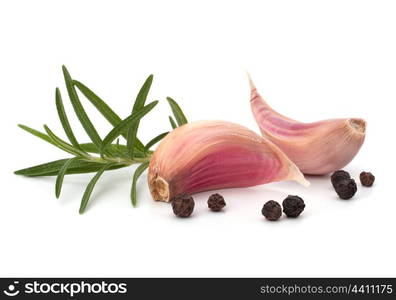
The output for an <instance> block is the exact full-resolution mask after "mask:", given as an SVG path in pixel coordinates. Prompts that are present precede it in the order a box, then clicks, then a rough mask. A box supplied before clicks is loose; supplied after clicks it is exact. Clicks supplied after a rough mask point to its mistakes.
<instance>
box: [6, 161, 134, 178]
mask: <svg viewBox="0 0 396 300" xmlns="http://www.w3.org/2000/svg"><path fill="white" fill-rule="evenodd" d="M69 159H70V158H65V159H59V160H55V161H51V162H47V163H44V164H40V165H37V166H33V167H29V168H25V169H21V170H18V171H15V172H14V173H15V174H16V175H22V176H28V177H38V176H56V175H58V173H59V171H60V169H61V168H62V166H63V165H64V164H65V163H66V161H68V160H69ZM126 166H127V165H122V164H119V165H114V166H112V167H111V168H109V170H115V169H120V168H123V167H126ZM101 167H103V163H98V162H91V161H85V160H78V161H73V162H72V163H71V164H70V166H69V168H68V169H67V171H66V173H65V174H67V175H69V174H83V173H91V172H97V171H98V170H99V169H100V168H101Z"/></svg>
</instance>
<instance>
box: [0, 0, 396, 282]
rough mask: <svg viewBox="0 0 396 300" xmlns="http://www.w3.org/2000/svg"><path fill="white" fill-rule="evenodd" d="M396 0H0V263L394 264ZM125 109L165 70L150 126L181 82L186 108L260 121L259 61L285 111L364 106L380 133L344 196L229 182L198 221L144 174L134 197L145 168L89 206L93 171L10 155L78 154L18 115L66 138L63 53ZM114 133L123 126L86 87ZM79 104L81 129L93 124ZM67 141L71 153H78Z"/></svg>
mask: <svg viewBox="0 0 396 300" xmlns="http://www.w3.org/2000/svg"><path fill="white" fill-rule="evenodd" d="M395 15H396V4H395V2H394V1H246V0H245V1H208V2H206V1H196V2H195V3H193V2H192V1H97V0H96V1H39V0H37V1H17V0H14V1H2V2H1V4H0V28H1V29H0V39H1V40H0V82H1V84H0V101H1V104H2V105H1V110H0V114H1V118H0V128H1V140H2V142H1V150H0V151H1V172H0V182H1V183H0V185H1V197H0V237H1V241H0V275H1V276H396V259H395V251H396V247H395V225H396V222H395V218H396V217H395V214H396V198H395V190H394V188H395V176H394V174H395V170H394V168H395V166H396V164H395V150H394V146H395V134H394V129H395V125H394V114H395V105H394V103H395V98H396V85H395V83H396V41H395V36H396V35H395V34H396V18H395ZM62 64H65V65H66V66H67V67H68V68H69V71H70V72H71V74H72V76H73V77H74V78H75V79H79V80H81V81H82V82H84V83H86V84H87V85H88V86H89V87H91V88H92V89H93V90H94V91H95V92H97V93H98V94H99V95H100V96H101V97H102V98H103V99H105V100H106V101H107V102H108V103H110V105H111V106H112V107H113V108H114V109H115V110H116V111H117V112H118V113H119V114H120V115H121V116H122V117H126V116H127V115H128V114H129V112H130V110H131V106H132V101H133V99H134V98H135V95H136V93H137V91H138V90H139V88H140V86H141V84H142V83H143V81H144V80H145V78H146V77H147V76H148V75H149V74H151V73H153V74H154V75H155V77H154V83H153V87H152V90H151V92H150V95H149V98H150V100H154V99H159V100H160V101H161V102H160V104H159V105H158V106H157V107H156V108H155V110H154V111H153V112H152V113H150V114H149V115H148V116H147V117H146V118H145V119H144V121H143V122H142V126H141V130H140V132H139V134H140V136H141V138H142V140H144V141H148V140H149V139H150V138H152V137H153V136H154V135H156V134H158V133H160V132H163V131H164V130H169V124H168V121H167V117H168V115H169V114H170V109H169V107H168V105H167V103H166V101H165V97H166V96H172V97H173V98H174V99H176V100H177V101H178V102H179V103H180V104H181V106H182V107H183V108H184V111H185V113H186V114H187V116H188V118H189V120H200V119H224V120H228V121H233V122H238V123H241V124H243V125H245V126H248V127H250V128H251V129H253V130H255V131H257V132H258V128H257V125H256V124H255V122H254V119H253V117H252V115H251V112H250V107H249V89H248V84H247V80H246V77H245V70H248V71H249V72H250V73H251V74H252V76H253V79H254V80H255V82H256V85H257V87H258V89H259V91H260V93H261V94H262V95H263V96H264V97H265V98H266V99H267V100H268V102H269V103H270V104H272V105H273V107H275V109H277V110H278V111H280V112H281V113H283V114H284V115H287V116H289V117H291V118H294V119H298V120H301V121H307V122H308V121H315V120H320V119H325V118H331V117H362V118H365V119H366V120H367V121H368V129H367V139H366V142H365V144H364V146H363V148H362V150H361V151H360V153H359V154H358V156H357V157H356V158H355V159H354V161H353V162H352V163H351V164H350V165H349V166H347V167H346V170H348V171H350V172H351V173H352V175H353V176H354V177H357V176H358V174H359V173H360V171H363V170H367V171H372V172H373V173H374V174H375V175H376V177H377V181H376V183H375V186H374V187H373V188H372V189H368V188H362V187H361V186H360V184H358V188H359V190H358V193H357V194H356V196H355V197H354V198H353V199H352V200H350V201H342V200H339V199H338V198H337V196H336V194H335V193H334V191H333V190H332V188H331V185H330V182H329V177H327V176H324V177H310V178H308V179H309V180H310V181H311V183H312V185H311V187H309V188H304V187H301V186H299V185H298V184H296V183H275V184H268V185H264V186H258V187H253V188H246V189H233V190H223V191H220V192H221V193H222V194H223V195H224V197H225V199H226V201H227V208H226V210H225V211H224V212H222V213H218V214H216V213H211V212H210V211H208V210H207V207H206V199H207V197H208V195H210V193H209V192H208V193H201V194H198V195H196V196H195V200H196V210H195V211H194V215H193V217H191V218H190V219H178V218H176V217H174V216H173V215H172V212H171V207H170V206H169V205H168V204H164V203H156V202H154V201H152V200H151V198H150V195H149V193H148V188H147V185H146V182H145V177H142V179H141V180H140V182H139V207H138V208H136V209H133V208H132V207H131V205H130V200H129V191H130V184H131V175H132V174H133V169H132V168H128V169H123V170H119V171H114V172H109V173H106V174H105V175H104V176H103V177H102V178H101V179H100V181H99V182H98V185H97V186H96V189H95V190H94V193H93V196H92V198H91V202H90V204H89V207H88V210H87V212H86V214H84V215H82V216H80V215H79V214H78V207H79V202H80V199H81V196H82V194H83V191H84V188H85V185H86V184H87V182H88V181H89V179H90V178H91V177H92V176H93V175H92V174H89V175H77V176H69V177H66V179H65V183H64V187H63V191H62V192H63V193H62V196H61V198H60V199H55V196H54V183H55V178H53V177H51V178H35V179H31V178H24V177H18V176H16V175H14V174H13V171H15V170H17V169H20V168H24V167H27V166H31V165H35V164H38V163H42V162H46V161H50V160H54V159H58V158H63V157H65V154H64V153H62V152H61V151H60V150H57V149H55V148H53V147H52V146H51V145H47V144H45V143H44V142H42V141H40V140H38V139H37V138H35V137H33V136H30V135H29V134H27V133H25V132H23V131H22V130H20V129H19V128H17V126H16V124H18V123H23V124H26V125H29V126H31V127H33V128H37V129H41V128H42V125H43V124H44V123H46V124H48V125H49V126H50V127H51V128H52V129H53V130H54V131H55V132H56V133H58V134H59V135H61V136H64V134H63V131H62V128H61V126H60V124H59V121H58V120H57V114H56V109H55V103H54V89H55V87H56V86H59V87H60V88H61V90H62V92H63V95H64V100H65V99H67V97H66V92H65V87H64V84H63V79H62V72H61V65H62ZM84 104H85V107H86V109H87V110H88V112H89V114H90V116H91V119H92V120H93V122H94V123H95V125H96V126H97V127H98V128H99V131H100V132H101V134H102V137H103V136H104V134H105V133H107V132H108V130H110V126H109V125H108V124H107V123H106V121H104V120H103V119H102V117H101V116H100V115H99V114H98V113H97V112H96V111H95V110H94V109H93V108H92V107H91V106H90V105H89V104H88V103H87V101H85V100H84ZM67 110H68V112H69V116H70V118H71V119H72V124H73V125H74V126H73V128H74V130H75V131H76V132H77V133H78V137H79V140H80V141H88V137H87V136H86V135H85V133H84V132H83V130H82V129H81V127H80V126H79V124H78V121H77V120H76V118H75V117H74V115H73V112H72V109H71V106H70V103H67ZM66 157H67V155H66ZM288 194H297V195H300V196H301V197H303V198H304V200H305V202H306V210H305V211H304V213H303V214H302V215H301V217H300V218H298V219H296V220H290V219H286V218H283V219H282V220H280V221H279V222H272V223H271V222H268V221H265V220H264V218H263V217H262V216H261V213H260V211H261V207H262V205H263V204H264V203H265V202H266V201H267V200H269V199H274V200H277V201H279V202H281V201H282V200H283V199H284V198H285V196H287V195H288Z"/></svg>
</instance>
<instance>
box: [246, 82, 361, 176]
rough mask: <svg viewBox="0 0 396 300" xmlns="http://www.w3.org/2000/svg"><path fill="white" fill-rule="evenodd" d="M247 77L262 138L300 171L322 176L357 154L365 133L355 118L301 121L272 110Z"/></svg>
mask: <svg viewBox="0 0 396 300" xmlns="http://www.w3.org/2000/svg"><path fill="white" fill-rule="evenodd" d="M249 80H250V88H251V99H250V104H251V108H252V111H253V115H254V117H255V119H256V122H257V123H258V125H259V127H260V130H261V133H262V135H263V136H264V137H266V138H268V139H269V140H271V141H272V142H273V143H274V144H276V145H277V146H278V147H279V148H280V149H281V150H282V151H284V152H285V153H286V155H287V156H288V157H289V158H290V159H291V160H292V161H293V162H294V163H295V164H296V165H297V166H298V167H299V169H300V170H301V171H302V172H303V173H304V174H311V175H323V174H327V173H331V172H334V171H336V170H339V169H342V168H343V167H345V166H346V165H347V164H348V163H349V162H350V161H351V160H352V159H353V158H354V157H355V155H356V154H357V153H358V151H359V149H360V147H361V146H362V144H363V142H364V138H365V133H366V121H364V120H363V119H359V118H351V119H329V120H323V121H319V122H314V123H301V122H298V121H295V120H292V119H290V118H287V117H285V116H282V115H281V114H279V113H277V112H276V111H275V110H273V109H272V108H271V107H270V106H269V105H268V104H267V103H266V102H265V101H264V99H263V98H262V97H261V96H260V94H259V93H258V92H257V89H256V87H255V86H254V84H253V82H252V80H251V79H250V78H249Z"/></svg>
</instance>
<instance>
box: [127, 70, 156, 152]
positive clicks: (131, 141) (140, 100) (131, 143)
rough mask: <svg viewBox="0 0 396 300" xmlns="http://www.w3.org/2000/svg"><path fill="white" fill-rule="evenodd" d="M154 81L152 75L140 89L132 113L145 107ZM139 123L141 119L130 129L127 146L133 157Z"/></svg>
mask: <svg viewBox="0 0 396 300" xmlns="http://www.w3.org/2000/svg"><path fill="white" fill-rule="evenodd" d="M152 82H153V75H150V76H149V77H148V78H147V79H146V81H145V82H144V84H143V86H142V88H141V89H140V91H139V93H138V95H137V97H136V100H135V103H134V104H133V108H132V115H133V114H134V113H136V112H137V111H139V110H140V109H142V108H143V106H144V104H145V103H146V99H147V95H148V93H149V91H150V87H151V84H152ZM139 123H140V122H139V121H136V122H135V123H134V124H131V126H130V127H129V129H128V135H127V147H128V153H129V157H131V158H132V157H133V151H134V148H135V142H136V135H137V131H138V128H139Z"/></svg>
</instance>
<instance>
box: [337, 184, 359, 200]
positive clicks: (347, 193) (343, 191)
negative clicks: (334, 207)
mask: <svg viewBox="0 0 396 300" xmlns="http://www.w3.org/2000/svg"><path fill="white" fill-rule="evenodd" d="M335 190H336V192H337V194H338V196H339V197H340V198H341V199H345V200H347V199H351V198H352V197H353V195H355V193H356V191H357V186H356V183H355V180H354V179H344V180H341V181H340V182H338V184H337V186H336V189H335Z"/></svg>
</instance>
